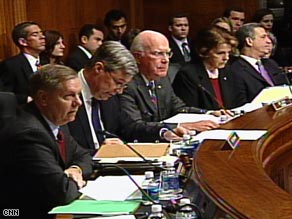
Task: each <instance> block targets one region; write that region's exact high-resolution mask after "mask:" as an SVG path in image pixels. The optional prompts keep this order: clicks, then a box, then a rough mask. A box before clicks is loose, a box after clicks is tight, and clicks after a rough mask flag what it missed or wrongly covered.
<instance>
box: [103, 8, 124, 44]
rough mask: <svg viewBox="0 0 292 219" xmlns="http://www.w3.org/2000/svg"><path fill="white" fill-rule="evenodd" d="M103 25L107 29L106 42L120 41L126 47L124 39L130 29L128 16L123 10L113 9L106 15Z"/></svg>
mask: <svg viewBox="0 0 292 219" xmlns="http://www.w3.org/2000/svg"><path fill="white" fill-rule="evenodd" d="M103 23H104V25H105V27H106V29H107V37H106V38H105V40H106V41H108V40H113V41H119V42H120V43H122V44H123V45H125V44H124V38H125V34H126V32H127V27H128V21H127V15H126V14H125V13H124V12H123V11H121V10H117V9H113V10H110V11H108V12H107V13H106V15H105V17H104V21H103ZM125 46H126V45H125Z"/></svg>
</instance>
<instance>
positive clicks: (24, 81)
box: [0, 21, 46, 105]
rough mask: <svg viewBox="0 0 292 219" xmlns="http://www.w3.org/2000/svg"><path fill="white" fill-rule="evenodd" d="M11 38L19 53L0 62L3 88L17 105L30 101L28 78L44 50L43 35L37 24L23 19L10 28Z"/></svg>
mask: <svg viewBox="0 0 292 219" xmlns="http://www.w3.org/2000/svg"><path fill="white" fill-rule="evenodd" d="M12 39H13V42H14V43H15V45H16V46H17V47H18V48H19V49H20V53H19V54H18V55H15V56H13V57H9V58H7V59H5V60H4V61H3V62H2V63H1V69H0V72H1V79H2V83H3V90H5V91H8V92H13V93H15V95H16V98H17V102H18V104H19V105H21V104H24V103H27V102H29V101H31V97H30V96H29V95H28V80H29V77H30V76H31V75H33V73H34V72H36V71H37V69H38V67H39V65H40V58H39V55H40V53H41V52H42V51H44V50H45V44H46V42H45V36H44V34H43V31H42V28H41V27H40V25H39V24H37V23H36V22H33V21H25V22H23V23H19V24H17V25H16V26H15V27H14V28H13V30H12Z"/></svg>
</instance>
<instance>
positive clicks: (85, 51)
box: [78, 45, 92, 59]
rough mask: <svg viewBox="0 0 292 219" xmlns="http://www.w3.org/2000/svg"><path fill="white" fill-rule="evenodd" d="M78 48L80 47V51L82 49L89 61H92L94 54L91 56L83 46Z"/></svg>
mask: <svg viewBox="0 0 292 219" xmlns="http://www.w3.org/2000/svg"><path fill="white" fill-rule="evenodd" d="M78 47H79V49H81V50H82V51H83V52H84V53H85V55H86V56H87V57H88V58H89V59H91V57H92V54H91V53H90V52H89V51H88V50H87V49H85V48H84V47H83V46H81V45H79V46H78Z"/></svg>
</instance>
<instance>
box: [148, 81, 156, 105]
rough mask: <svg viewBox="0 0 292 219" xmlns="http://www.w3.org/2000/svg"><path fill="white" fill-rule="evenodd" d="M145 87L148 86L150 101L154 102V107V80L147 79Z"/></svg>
mask: <svg viewBox="0 0 292 219" xmlns="http://www.w3.org/2000/svg"><path fill="white" fill-rule="evenodd" d="M147 87H148V88H149V92H150V97H151V102H152V103H153V104H154V106H155V107H157V96H156V92H155V82H154V81H149V83H148V85H147Z"/></svg>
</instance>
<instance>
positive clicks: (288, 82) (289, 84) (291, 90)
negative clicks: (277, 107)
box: [281, 69, 292, 95]
mask: <svg viewBox="0 0 292 219" xmlns="http://www.w3.org/2000/svg"><path fill="white" fill-rule="evenodd" d="M281 73H282V74H283V75H284V77H285V80H286V82H287V84H288V87H289V91H290V94H291V95H292V88H291V82H290V80H289V78H288V75H287V74H288V73H289V70H288V72H286V71H285V69H283V70H282V72H281Z"/></svg>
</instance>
